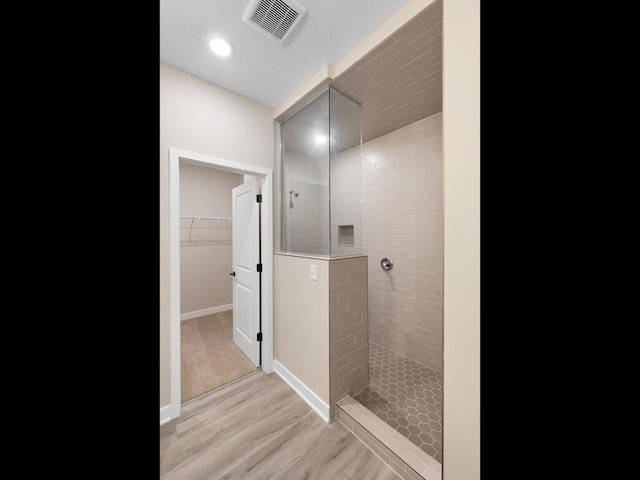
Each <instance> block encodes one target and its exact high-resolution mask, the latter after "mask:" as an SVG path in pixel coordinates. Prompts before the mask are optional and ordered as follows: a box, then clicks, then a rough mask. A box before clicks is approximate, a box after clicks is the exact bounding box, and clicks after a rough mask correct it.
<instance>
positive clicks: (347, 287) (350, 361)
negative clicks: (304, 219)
mask: <svg viewBox="0 0 640 480" xmlns="http://www.w3.org/2000/svg"><path fill="white" fill-rule="evenodd" d="M329 382H330V388H329V395H330V400H331V401H330V407H331V417H332V418H333V415H334V406H335V403H336V402H337V401H338V400H340V399H341V398H342V397H343V396H345V395H346V394H350V395H352V396H353V395H355V394H357V393H358V392H360V391H361V390H362V389H364V388H365V387H366V386H367V385H368V383H369V359H368V335H367V257H353V258H343V259H334V260H331V261H330V262H329Z"/></svg>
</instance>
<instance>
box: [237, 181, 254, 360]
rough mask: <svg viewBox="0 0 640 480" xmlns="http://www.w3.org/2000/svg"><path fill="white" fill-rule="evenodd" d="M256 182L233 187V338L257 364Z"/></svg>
mask: <svg viewBox="0 0 640 480" xmlns="http://www.w3.org/2000/svg"><path fill="white" fill-rule="evenodd" d="M257 194H258V182H257V180H255V179H254V180H252V181H249V182H247V183H244V184H242V185H239V186H237V187H235V188H234V189H233V194H232V195H233V207H232V212H233V213H232V219H233V237H232V238H233V273H235V276H234V277H233V341H234V343H235V344H236V345H237V346H238V347H239V348H240V350H242V351H243V352H244V354H245V355H246V356H247V358H249V360H251V362H253V364H254V365H255V366H256V367H257V366H259V365H260V342H258V338H257V337H258V332H260V273H259V272H258V264H259V263H260V228H259V227H260V225H259V221H260V210H259V207H260V205H259V204H258V202H257Z"/></svg>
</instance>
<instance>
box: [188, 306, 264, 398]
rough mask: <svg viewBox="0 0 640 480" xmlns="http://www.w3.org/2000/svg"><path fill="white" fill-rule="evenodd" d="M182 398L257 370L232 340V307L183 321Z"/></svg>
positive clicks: (206, 390)
mask: <svg viewBox="0 0 640 480" xmlns="http://www.w3.org/2000/svg"><path fill="white" fill-rule="evenodd" d="M180 354H181V356H182V362H181V371H182V375H181V384H182V402H183V403H184V402H186V401H188V400H191V399H192V398H195V397H197V396H199V395H202V394H204V393H206V392H210V391H211V390H213V389H214V388H217V387H219V386H220V385H224V384H226V383H229V382H231V381H233V380H237V379H238V378H240V377H243V376H245V375H246V374H248V373H251V372H253V371H255V370H256V367H255V366H254V365H253V364H252V363H251V362H250V361H249V359H248V358H247V357H245V355H244V353H242V351H241V350H240V349H239V348H238V347H237V346H236V344H235V343H234V342H233V310H227V311H225V312H220V313H214V314H212V315H205V316H204V317H198V318H192V319H191V320H185V321H184V322H181V323H180Z"/></svg>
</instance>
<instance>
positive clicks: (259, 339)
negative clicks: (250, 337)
mask: <svg viewBox="0 0 640 480" xmlns="http://www.w3.org/2000/svg"><path fill="white" fill-rule="evenodd" d="M257 340H258V341H259V342H261V341H262V332H258V338H257Z"/></svg>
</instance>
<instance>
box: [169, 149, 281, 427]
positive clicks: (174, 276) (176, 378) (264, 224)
mask: <svg viewBox="0 0 640 480" xmlns="http://www.w3.org/2000/svg"><path fill="white" fill-rule="evenodd" d="M180 162H185V163H191V164H193V165H199V166H202V167H210V168H217V169H220V170H224V171H227V172H233V173H240V174H244V175H253V176H256V177H261V178H262V180H263V181H262V221H261V231H260V234H261V237H262V243H261V245H260V248H261V257H262V305H261V308H262V370H263V371H264V372H265V373H271V372H272V371H273V170H272V169H269V168H264V167H259V166H256V165H251V164H247V163H242V162H235V161H232V160H228V159H225V158H220V157H214V156H211V155H203V154H200V153H195V152H189V151H187V150H182V149H179V148H175V147H170V148H169V230H170V238H169V276H170V278H169V288H170V294H169V305H170V306H169V308H170V332H169V337H170V355H171V362H170V365H171V419H175V418H177V417H179V416H180V411H181V394H182V392H181V385H180V381H181V375H180V368H181V365H180V168H179V167H180Z"/></svg>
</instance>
